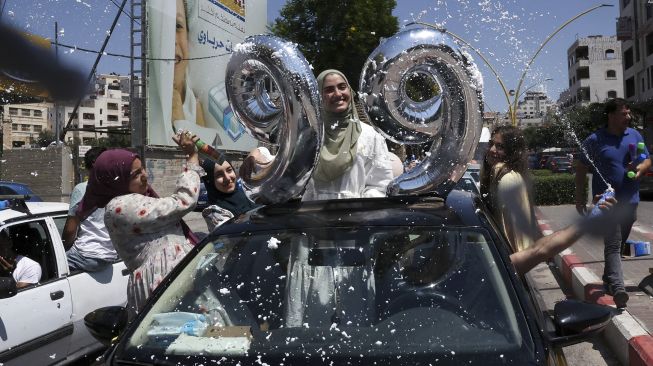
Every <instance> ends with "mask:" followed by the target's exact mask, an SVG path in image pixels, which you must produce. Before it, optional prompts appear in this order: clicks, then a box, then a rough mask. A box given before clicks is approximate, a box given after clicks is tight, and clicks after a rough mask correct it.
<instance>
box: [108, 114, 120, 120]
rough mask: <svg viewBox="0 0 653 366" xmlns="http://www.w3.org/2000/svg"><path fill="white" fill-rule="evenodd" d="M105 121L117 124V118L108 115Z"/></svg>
mask: <svg viewBox="0 0 653 366" xmlns="http://www.w3.org/2000/svg"><path fill="white" fill-rule="evenodd" d="M107 121H110V122H117V121H118V116H116V115H113V114H110V115H108V116H107Z"/></svg>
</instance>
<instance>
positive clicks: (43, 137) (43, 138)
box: [36, 130, 55, 147]
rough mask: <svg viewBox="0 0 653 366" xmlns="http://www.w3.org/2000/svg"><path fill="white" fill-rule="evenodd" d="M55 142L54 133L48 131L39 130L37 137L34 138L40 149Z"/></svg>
mask: <svg viewBox="0 0 653 366" xmlns="http://www.w3.org/2000/svg"><path fill="white" fill-rule="evenodd" d="M54 141H55V137H54V132H52V131H50V130H41V132H39V136H38V137H37V138H36V143H37V144H38V145H39V146H40V147H47V146H48V145H50V143H52V142H54Z"/></svg>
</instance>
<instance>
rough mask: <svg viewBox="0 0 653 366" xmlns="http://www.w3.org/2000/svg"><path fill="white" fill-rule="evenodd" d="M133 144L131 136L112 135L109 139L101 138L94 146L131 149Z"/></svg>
mask: <svg viewBox="0 0 653 366" xmlns="http://www.w3.org/2000/svg"><path fill="white" fill-rule="evenodd" d="M131 143H132V140H131V135H122V134H116V133H110V134H109V137H102V138H99V139H98V140H97V142H96V144H93V146H104V147H130V146H131Z"/></svg>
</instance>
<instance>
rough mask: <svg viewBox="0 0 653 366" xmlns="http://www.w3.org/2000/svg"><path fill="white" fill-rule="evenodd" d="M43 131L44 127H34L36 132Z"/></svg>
mask: <svg viewBox="0 0 653 366" xmlns="http://www.w3.org/2000/svg"><path fill="white" fill-rule="evenodd" d="M42 130H43V126H39V125H35V126H34V132H41V131H42Z"/></svg>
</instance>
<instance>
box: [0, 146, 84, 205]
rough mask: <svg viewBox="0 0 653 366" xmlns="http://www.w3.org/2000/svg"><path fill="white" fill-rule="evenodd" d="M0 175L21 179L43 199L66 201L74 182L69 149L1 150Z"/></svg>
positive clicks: (63, 147)
mask: <svg viewBox="0 0 653 366" xmlns="http://www.w3.org/2000/svg"><path fill="white" fill-rule="evenodd" d="M0 174H1V177H0V178H1V179H2V180H5V181H12V182H18V183H24V184H27V185H29V186H30V188H31V189H32V191H33V192H34V193H35V194H37V195H39V196H40V197H41V198H42V199H43V200H44V201H57V202H68V199H69V198H70V192H71V191H72V188H73V186H74V184H73V183H74V182H73V161H72V154H71V152H70V149H69V148H68V147H67V146H59V147H53V148H44V149H40V148H39V149H12V150H5V151H4V152H3V154H2V159H1V160H0Z"/></svg>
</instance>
